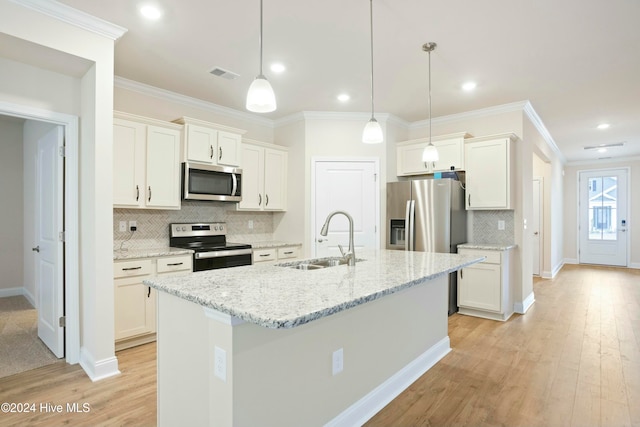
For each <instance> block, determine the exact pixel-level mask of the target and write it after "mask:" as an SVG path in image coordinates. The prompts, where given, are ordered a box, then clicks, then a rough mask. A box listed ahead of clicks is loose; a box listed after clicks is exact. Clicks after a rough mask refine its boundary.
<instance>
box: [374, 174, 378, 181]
mask: <svg viewBox="0 0 640 427" xmlns="http://www.w3.org/2000/svg"><path fill="white" fill-rule="evenodd" d="M373 182H378V174H377V173H374V174H373Z"/></svg>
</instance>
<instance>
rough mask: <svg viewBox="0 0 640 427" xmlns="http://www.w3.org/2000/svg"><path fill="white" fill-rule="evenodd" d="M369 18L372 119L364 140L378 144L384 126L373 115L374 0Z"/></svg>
mask: <svg viewBox="0 0 640 427" xmlns="http://www.w3.org/2000/svg"><path fill="white" fill-rule="evenodd" d="M369 18H370V23H371V119H369V121H368V122H367V124H366V125H365V126H364V130H363V131H362V142H364V143H365V144H378V143H380V142H382V140H383V137H382V128H381V127H380V123H378V121H377V120H376V118H375V117H374V116H373V0H369Z"/></svg>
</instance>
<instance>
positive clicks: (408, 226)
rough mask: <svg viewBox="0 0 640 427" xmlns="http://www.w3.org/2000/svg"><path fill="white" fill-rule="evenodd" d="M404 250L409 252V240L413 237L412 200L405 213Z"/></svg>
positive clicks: (409, 201)
mask: <svg viewBox="0 0 640 427" xmlns="http://www.w3.org/2000/svg"><path fill="white" fill-rule="evenodd" d="M404 230H405V233H404V250H405V251H408V250H409V239H410V238H411V237H409V236H411V200H407V207H406V209H405V213H404Z"/></svg>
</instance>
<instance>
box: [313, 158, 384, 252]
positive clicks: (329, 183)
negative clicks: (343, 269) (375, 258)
mask: <svg viewBox="0 0 640 427" xmlns="http://www.w3.org/2000/svg"><path fill="white" fill-rule="evenodd" d="M377 173H378V171H377V163H376V162H375V161H348V160H347V161H316V162H315V179H314V182H315V188H314V200H313V207H312V209H313V210H314V218H315V219H314V224H313V225H312V226H313V232H314V244H313V245H312V248H313V253H314V256H318V257H324V256H340V250H339V248H338V245H342V247H343V248H344V250H345V251H346V250H347V248H348V245H349V221H348V220H347V218H346V217H345V216H344V215H336V216H334V217H333V218H332V219H331V223H330V224H329V233H328V235H327V236H326V237H324V236H321V235H320V230H321V229H322V225H323V224H324V222H325V220H326V218H327V216H328V215H329V214H330V213H331V212H333V211H336V210H341V211H346V212H347V213H349V215H351V216H352V217H353V223H354V244H355V249H356V256H358V249H363V248H367V249H377V248H378V247H379V240H378V235H377V224H378V220H379V212H378V211H379V202H378V199H379V191H378V183H377Z"/></svg>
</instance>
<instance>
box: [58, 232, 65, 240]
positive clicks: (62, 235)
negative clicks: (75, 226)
mask: <svg viewBox="0 0 640 427" xmlns="http://www.w3.org/2000/svg"><path fill="white" fill-rule="evenodd" d="M65 237H66V236H65V234H64V231H61V232H60V233H58V240H59V241H61V242H64V241H65V240H64V239H65Z"/></svg>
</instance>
